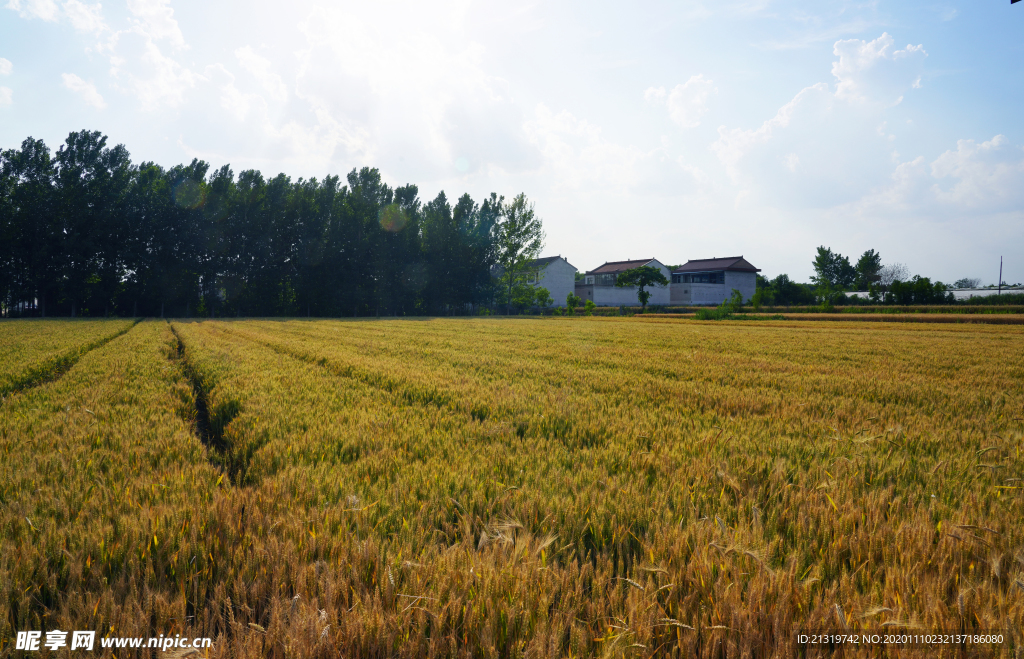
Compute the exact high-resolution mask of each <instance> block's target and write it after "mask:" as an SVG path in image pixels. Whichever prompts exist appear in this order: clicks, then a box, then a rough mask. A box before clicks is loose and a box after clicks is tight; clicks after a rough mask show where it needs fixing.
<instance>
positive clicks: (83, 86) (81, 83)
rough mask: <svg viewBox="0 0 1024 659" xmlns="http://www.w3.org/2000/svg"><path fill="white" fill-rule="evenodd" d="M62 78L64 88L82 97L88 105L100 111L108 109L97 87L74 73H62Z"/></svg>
mask: <svg viewBox="0 0 1024 659" xmlns="http://www.w3.org/2000/svg"><path fill="white" fill-rule="evenodd" d="M61 78H62V79H63V80H64V86H65V87H67V88H68V89H70V90H71V91H73V92H75V93H76V94H78V95H79V96H81V97H82V100H83V101H85V103H86V105H91V106H92V107H94V108H96V109H98V110H102V109H103V108H105V107H107V104H106V102H105V101H104V100H103V97H102V96H100V93H99V92H98V91H96V85H94V84H92V83H91V82H86V81H85V80H82V79H81V78H79V77H78V76H77V75H75V74H74V73H62V74H61Z"/></svg>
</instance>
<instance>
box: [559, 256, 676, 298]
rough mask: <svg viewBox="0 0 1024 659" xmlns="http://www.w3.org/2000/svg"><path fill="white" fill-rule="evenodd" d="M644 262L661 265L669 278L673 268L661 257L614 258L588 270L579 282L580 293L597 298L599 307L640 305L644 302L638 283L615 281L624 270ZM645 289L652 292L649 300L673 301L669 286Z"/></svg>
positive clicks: (577, 287) (586, 296)
mask: <svg viewBox="0 0 1024 659" xmlns="http://www.w3.org/2000/svg"><path fill="white" fill-rule="evenodd" d="M644 265H649V266H651V267H653V268H657V269H658V270H660V271H661V274H663V275H665V279H668V278H669V275H670V272H669V269H668V268H667V267H665V265H664V264H663V263H661V262H660V261H658V260H657V259H640V260H639V261H610V262H608V263H605V264H604V265H602V266H600V267H598V268H594V269H593V270H591V271H589V272H587V273H586V274H585V275H584V276H583V281H580V282H576V295H578V296H580V298H582V299H583V301H584V302H586V301H587V300H593V301H594V304H596V305H597V306H599V307H618V306H622V305H625V306H628V307H632V306H636V305H638V304H640V301H639V300H638V299H637V296H636V294H637V291H638V289H637V287H636V286H631V287H625V288H619V287H617V286H616V285H615V280H616V279H617V278H618V276H619V275H620V274H622V273H623V272H625V271H627V270H632V269H633V268H639V267H640V266H644ZM644 290H647V291H650V293H651V299H650V300H649V301H648V304H660V305H667V304H668V303H669V286H657V285H655V286H648V287H647V288H646V289H644Z"/></svg>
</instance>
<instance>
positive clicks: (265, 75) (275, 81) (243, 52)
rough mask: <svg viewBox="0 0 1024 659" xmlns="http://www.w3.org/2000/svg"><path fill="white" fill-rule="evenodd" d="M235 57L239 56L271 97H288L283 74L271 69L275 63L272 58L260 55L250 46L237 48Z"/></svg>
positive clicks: (243, 64)
mask: <svg viewBox="0 0 1024 659" xmlns="http://www.w3.org/2000/svg"><path fill="white" fill-rule="evenodd" d="M235 57H237V58H238V61H239V63H240V64H241V65H242V68H244V69H245V70H246V71H248V72H249V73H251V74H252V75H253V76H254V77H255V78H256V79H257V80H259V82H260V84H261V85H263V89H265V90H266V91H267V93H269V94H270V97H271V98H273V99H274V100H277V101H284V100H287V99H288V88H287V87H286V86H285V84H284V81H283V80H281V76H279V75H277V74H276V73H274V72H273V71H272V70H271V69H272V68H273V65H272V64H271V63H270V60H268V59H267V58H265V57H261V56H260V55H258V54H257V53H256V52H255V51H254V50H253V49H252V48H251V47H250V46H245V47H244V48H238V49H237V50H235Z"/></svg>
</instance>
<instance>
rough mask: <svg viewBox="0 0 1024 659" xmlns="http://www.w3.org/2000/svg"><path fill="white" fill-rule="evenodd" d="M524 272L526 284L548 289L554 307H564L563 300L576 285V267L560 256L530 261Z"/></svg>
mask: <svg viewBox="0 0 1024 659" xmlns="http://www.w3.org/2000/svg"><path fill="white" fill-rule="evenodd" d="M525 271H526V283H527V284H529V285H530V286H533V287H534V288H540V287H543V288H546V289H548V293H550V294H551V299H553V300H554V301H555V303H554V306H556V307H564V306H565V298H567V297H569V293H572V291H573V288H574V287H575V285H576V266H574V265H572V264H571V263H569V261H568V260H567V259H566V258H565V257H564V256H561V255H559V256H544V257H541V258H539V259H534V260H533V261H530V263H529V265H527V266H526V270H525Z"/></svg>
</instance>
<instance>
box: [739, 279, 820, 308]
mask: <svg viewBox="0 0 1024 659" xmlns="http://www.w3.org/2000/svg"><path fill="white" fill-rule="evenodd" d="M814 290H815V289H814V286H812V285H811V284H798V283H797V282H795V281H793V280H791V279H790V278H789V275H786V274H781V275H778V276H776V277H775V279H771V280H769V279H766V278H764V277H761V276H760V275H758V279H757V291H762V292H761V298H760V302H761V304H762V305H773V304H776V305H784V306H787V307H788V306H791V305H800V304H814V302H815V300H816V299H817V298H816V297H815V293H814ZM755 294H756V293H755ZM752 302H753V300H752Z"/></svg>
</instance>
